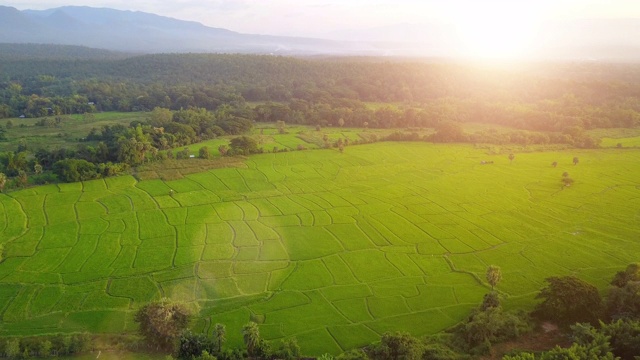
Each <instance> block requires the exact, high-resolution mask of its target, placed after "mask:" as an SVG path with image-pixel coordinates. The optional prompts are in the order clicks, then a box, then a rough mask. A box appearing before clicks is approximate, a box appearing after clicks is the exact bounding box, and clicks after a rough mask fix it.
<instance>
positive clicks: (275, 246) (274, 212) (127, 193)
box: [0, 135, 640, 355]
mask: <svg viewBox="0 0 640 360" xmlns="http://www.w3.org/2000/svg"><path fill="white" fill-rule="evenodd" d="M265 136H266V135H265ZM574 156H577V157H579V159H580V162H579V164H578V165H573V163H572V159H573V157H574ZM481 161H493V162H494V163H493V164H488V165H481ZM554 161H557V162H558V166H557V167H556V168H554V167H552V166H551V163H552V162H554ZM639 163H640V151H637V150H628V149H625V150H618V149H608V150H571V151H557V152H537V153H536V152H531V153H522V154H516V158H515V160H514V161H513V163H511V164H510V163H509V160H508V159H507V157H506V156H505V155H486V154H485V153H484V152H483V151H482V150H479V149H475V148H473V147H472V146H465V145H446V146H445V145H433V144H426V143H377V144H372V145H363V146H350V147H347V148H346V149H345V152H344V153H343V154H341V153H339V152H338V151H335V150H321V151H296V152H289V153H278V154H263V155H256V156H252V157H250V158H248V159H247V160H245V161H244V162H242V163H240V164H239V165H240V166H239V167H235V168H233V167H231V168H223V169H213V170H209V171H206V172H200V173H194V174H188V175H186V176H184V177H183V178H182V179H179V180H174V181H162V180H159V179H156V180H148V181H141V182H138V181H136V180H135V179H134V178H133V177H130V176H123V177H116V178H107V179H104V180H95V181H89V182H85V183H72V184H60V185H57V186H56V185H51V186H43V187H36V188H32V189H27V190H23V191H18V192H13V193H10V194H8V195H0V242H1V244H2V262H1V263H0V284H1V285H0V309H1V311H2V322H1V323H0V334H2V335H20V334H29V335H32V334H41V333H52V332H60V331H62V332H72V331H84V330H87V331H91V332H96V333H121V332H132V331H135V325H134V323H133V313H134V311H135V310H136V309H137V308H138V307H139V306H140V305H142V304H144V303H146V302H148V301H151V300H156V299H159V298H161V297H170V298H173V299H175V300H180V301H184V302H187V303H189V304H191V305H192V306H193V308H194V309H197V310H198V317H197V320H196V321H195V323H194V325H193V326H194V328H195V329H196V330H198V331H209V332H210V331H211V330H212V327H213V325H214V324H215V323H224V324H226V325H227V336H228V339H229V342H230V345H231V346H236V345H240V344H241V343H242V338H241V332H240V329H241V327H242V325H243V324H245V323H247V322H248V321H249V320H253V321H255V322H258V323H259V324H260V332H261V334H262V335H263V337H265V338H267V339H280V338H285V337H289V336H296V338H297V339H298V342H299V343H300V345H301V347H302V350H303V353H305V354H308V355H319V354H321V353H325V352H329V353H338V352H341V351H343V350H346V349H350V348H353V347H356V346H361V345H364V344H367V343H369V342H372V341H375V340H377V339H379V336H380V334H382V333H384V332H386V331H393V330H403V331H409V332H411V333H412V334H414V335H418V336H419V335H424V334H431V333H436V332H439V331H441V330H443V329H445V328H447V327H449V326H451V325H453V324H455V323H457V322H458V321H460V320H461V319H463V318H464V317H465V316H466V315H467V314H468V312H469V310H470V309H471V308H473V307H474V306H476V305H477V304H478V303H479V302H480V301H481V299H482V296H483V295H484V294H485V293H486V292H487V291H488V289H489V287H488V285H487V284H486V283H485V282H484V272H485V270H486V267H487V266H488V265H490V264H495V265H498V266H500V267H501V268H502V271H503V275H504V280H503V281H502V282H501V283H500V284H499V286H498V290H499V291H500V292H501V293H502V294H503V295H504V296H505V297H507V299H508V300H507V306H508V307H522V308H528V307H530V306H531V305H532V304H533V303H534V299H533V298H534V296H535V294H536V292H537V291H538V290H539V289H540V287H541V286H542V284H543V279H544V278H545V277H548V276H552V275H566V274H577V275H578V276H579V277H581V278H583V279H586V280H588V281H590V282H592V283H594V284H597V285H598V286H599V287H601V288H604V287H605V285H606V283H607V281H608V279H610V278H611V277H612V275H613V274H614V273H615V272H616V271H618V270H619V269H621V268H623V267H624V266H626V265H627V264H628V263H631V262H634V261H637V260H638V258H639V256H640V242H638V233H639V231H640V180H639V179H640V168H639V167H638V164H639ZM565 171H566V172H568V173H569V174H570V176H571V177H572V178H573V179H574V180H575V182H574V183H573V185H572V186H570V187H565V186H562V185H561V181H560V180H561V178H562V173H563V172H565ZM171 190H173V192H171Z"/></svg>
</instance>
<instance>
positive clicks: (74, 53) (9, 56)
mask: <svg viewBox="0 0 640 360" xmlns="http://www.w3.org/2000/svg"><path fill="white" fill-rule="evenodd" d="M133 55H134V54H130V53H124V52H118V51H111V50H104V49H93V48H89V47H86V46H74V45H50V44H2V43H0V61H19V60H47V61H51V60H119V59H125V58H128V57H131V56H133Z"/></svg>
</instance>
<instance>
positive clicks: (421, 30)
mask: <svg viewBox="0 0 640 360" xmlns="http://www.w3.org/2000/svg"><path fill="white" fill-rule="evenodd" d="M505 31H508V29H505ZM454 38H455V29H453V28H452V27H451V26H450V25H445V24H422V25H416V24H396V25H391V26H385V27H379V28H370V29H352V30H345V31H339V32H332V33H329V34H327V36H326V39H316V38H300V37H287V36H271V35H258V34H243V33H238V32H234V31H230V30H227V29H222V28H214V27H208V26H205V25H203V24H201V23H197V22H193V21H184V20H177V19H173V18H169V17H164V16H159V15H155V14H150V13H144V12H139V11H122V10H114V9H108V8H92V7H83V6H65V7H59V8H54V9H49V10H22V11H20V10H18V9H16V8H13V7H7V6H0V43H35V44H59V45H79V46H86V47H91V48H97V49H106V50H115V51H121V52H127V53H168V52H169V53H171V52H179V53H184V52H216V53H258V54H283V55H377V56H380V55H391V56H429V57H453V56H455V55H456V45H457V44H455V41H452V40H451V39H454ZM639 39H640V19H621V20H619V19H615V20H611V19H609V20H606V19H591V20H574V21H564V22H550V23H547V24H545V26H544V28H543V30H542V32H541V33H540V34H539V42H538V43H537V44H536V47H537V48H536V51H538V53H539V56H538V57H539V58H540V59H564V60H608V61H612V60H613V61H634V62H635V61H640V40H639Z"/></svg>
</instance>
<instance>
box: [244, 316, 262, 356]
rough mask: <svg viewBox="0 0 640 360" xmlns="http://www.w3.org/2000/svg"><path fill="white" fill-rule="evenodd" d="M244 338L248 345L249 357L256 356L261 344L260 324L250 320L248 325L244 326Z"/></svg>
mask: <svg viewBox="0 0 640 360" xmlns="http://www.w3.org/2000/svg"><path fill="white" fill-rule="evenodd" d="M242 339H243V340H244V344H245V345H246V346H247V352H248V353H249V357H254V356H255V355H256V352H257V350H258V346H259V345H260V330H259V329H258V324H256V323H254V322H253V321H250V322H249V323H248V324H247V325H245V326H243V327H242Z"/></svg>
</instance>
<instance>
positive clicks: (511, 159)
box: [509, 153, 516, 164]
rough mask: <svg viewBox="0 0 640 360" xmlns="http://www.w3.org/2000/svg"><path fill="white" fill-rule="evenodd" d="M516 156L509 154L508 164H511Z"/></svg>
mask: <svg viewBox="0 0 640 360" xmlns="http://www.w3.org/2000/svg"><path fill="white" fill-rule="evenodd" d="M515 158H516V156H515V155H513V153H511V154H509V164H511V163H512V162H513V159H515Z"/></svg>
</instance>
